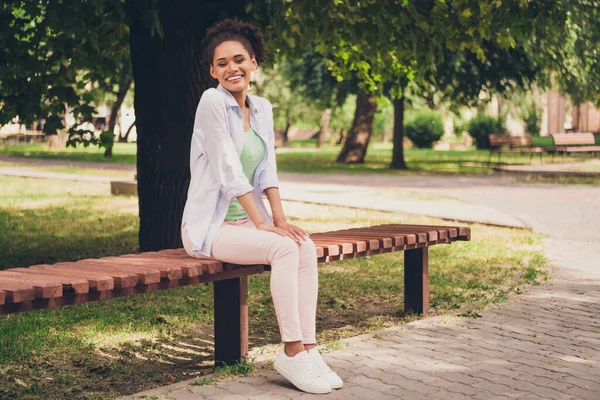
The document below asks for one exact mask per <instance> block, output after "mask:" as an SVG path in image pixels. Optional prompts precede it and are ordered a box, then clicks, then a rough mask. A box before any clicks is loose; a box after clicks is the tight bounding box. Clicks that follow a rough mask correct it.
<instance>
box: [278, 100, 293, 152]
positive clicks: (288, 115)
mask: <svg viewBox="0 0 600 400" xmlns="http://www.w3.org/2000/svg"><path fill="white" fill-rule="evenodd" d="M291 126H292V116H291V110H290V107H289V106H288V108H287V110H285V130H284V131H283V133H282V134H281V136H282V137H283V142H282V143H281V145H282V146H283V147H288V146H289V144H290V136H289V135H290V127H291Z"/></svg>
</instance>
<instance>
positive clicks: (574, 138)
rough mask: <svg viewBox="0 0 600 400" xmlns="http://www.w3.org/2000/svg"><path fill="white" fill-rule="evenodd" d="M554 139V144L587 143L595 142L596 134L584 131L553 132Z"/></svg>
mask: <svg viewBox="0 0 600 400" xmlns="http://www.w3.org/2000/svg"><path fill="white" fill-rule="evenodd" d="M550 136H552V139H553V140H554V144H555V145H557V146H563V145H586V144H591V145H593V144H595V143H596V142H595V139H594V134H593V133H588V132H583V133H553V134H551V135H550Z"/></svg>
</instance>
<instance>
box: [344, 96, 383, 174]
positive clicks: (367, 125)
mask: <svg viewBox="0 0 600 400" xmlns="http://www.w3.org/2000/svg"><path fill="white" fill-rule="evenodd" d="M375 111H377V103H376V102H375V96H373V95H372V94H371V95H364V94H359V95H358V96H356V111H355V112H354V120H353V121H352V128H350V132H348V136H347V137H346V142H345V143H344V147H343V148H342V151H341V152H340V155H339V156H338V158H337V162H339V163H345V164H357V163H363V162H364V161H365V154H367V146H369V140H371V134H372V133H373V118H374V117H375Z"/></svg>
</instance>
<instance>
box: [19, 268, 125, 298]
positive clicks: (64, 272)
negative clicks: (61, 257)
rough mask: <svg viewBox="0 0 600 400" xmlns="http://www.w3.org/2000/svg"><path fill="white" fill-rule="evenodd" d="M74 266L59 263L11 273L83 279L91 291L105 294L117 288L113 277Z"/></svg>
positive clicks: (20, 269)
mask: <svg viewBox="0 0 600 400" xmlns="http://www.w3.org/2000/svg"><path fill="white" fill-rule="evenodd" d="M72 264H73V263H59V264H54V265H49V264H41V265H33V266H31V267H29V268H13V269H10V270H9V271H22V270H34V271H35V270H39V271H44V272H47V273H48V274H52V275H56V276H64V277H74V278H82V279H86V280H87V281H88V284H89V285H90V289H94V290H97V291H99V292H104V291H106V290H112V289H114V288H115V280H114V279H113V278H112V277H111V276H109V275H106V274H103V273H99V272H95V271H87V270H85V269H83V268H73V267H70V266H71V265H72ZM63 265H64V266H63ZM119 287H120V286H119Z"/></svg>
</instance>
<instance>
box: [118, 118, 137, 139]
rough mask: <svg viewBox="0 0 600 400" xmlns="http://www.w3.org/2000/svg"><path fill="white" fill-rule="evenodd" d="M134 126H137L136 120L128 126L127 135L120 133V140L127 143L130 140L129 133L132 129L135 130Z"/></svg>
mask: <svg viewBox="0 0 600 400" xmlns="http://www.w3.org/2000/svg"><path fill="white" fill-rule="evenodd" d="M134 126H135V121H133V123H132V124H131V125H129V128H127V132H125V135H119V142H121V143H127V141H128V140H129V135H130V134H131V131H132V130H133V127H134Z"/></svg>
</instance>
